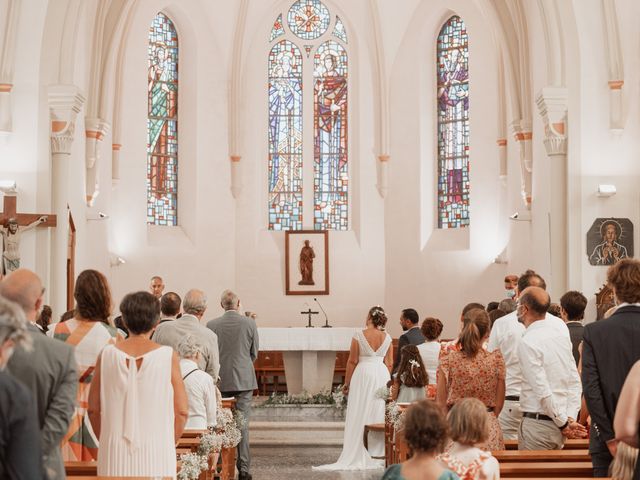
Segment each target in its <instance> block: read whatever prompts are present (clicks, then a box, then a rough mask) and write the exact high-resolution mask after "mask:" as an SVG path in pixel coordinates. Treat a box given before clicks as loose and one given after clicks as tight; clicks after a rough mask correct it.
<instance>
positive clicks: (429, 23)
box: [385, 1, 515, 337]
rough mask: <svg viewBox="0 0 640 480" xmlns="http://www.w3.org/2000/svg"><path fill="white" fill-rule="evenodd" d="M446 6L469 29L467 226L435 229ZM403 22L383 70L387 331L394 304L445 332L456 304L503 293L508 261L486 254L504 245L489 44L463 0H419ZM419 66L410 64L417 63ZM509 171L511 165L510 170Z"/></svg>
mask: <svg viewBox="0 0 640 480" xmlns="http://www.w3.org/2000/svg"><path fill="white" fill-rule="evenodd" d="M453 14H458V15H459V16H460V17H461V18H462V19H463V20H464V21H465V23H466V25H467V29H468V32H469V69H470V73H469V77H470V93H469V95H470V115H471V120H470V122H471V123H470V135H471V140H470V142H471V145H470V147H471V157H470V165H471V170H470V179H471V199H470V212H471V226H470V227H469V228H467V229H456V230H453V229H452V230H439V229H438V228H437V210H436V198H437V187H436V185H437V156H436V155H437V153H436V152H437V137H436V132H437V130H436V128H437V122H436V101H435V92H436V78H435V75H436V70H435V63H436V57H435V40H436V38H437V35H438V32H439V30H440V28H441V26H442V24H443V23H444V22H445V21H446V20H447V19H448V18H449V17H450V16H451V15H453ZM411 17H412V18H411V23H410V24H409V25H408V26H407V27H405V28H406V32H407V33H406V35H405V36H404V38H403V41H402V44H401V46H400V48H399V49H398V50H397V51H395V52H387V54H388V55H395V61H394V63H393V68H392V71H391V83H390V84H391V102H390V103H391V125H392V133H391V164H390V181H389V195H388V198H387V200H386V205H385V210H386V213H387V217H386V224H385V240H386V252H387V265H386V268H387V270H386V281H387V289H386V299H385V301H386V304H387V307H388V310H389V312H390V314H391V317H392V322H391V324H392V325H391V331H392V332H393V333H394V334H397V333H399V326H398V325H397V323H398V322H397V317H398V316H399V313H400V310H401V309H402V308H407V307H414V308H416V309H417V310H418V312H419V314H420V315H421V317H423V318H424V317H426V316H435V317H438V318H440V319H441V320H442V321H443V323H444V324H445V329H444V332H443V337H452V336H454V335H456V334H457V332H458V328H459V317H460V310H461V309H462V307H463V306H464V305H465V304H466V303H468V302H471V301H479V302H483V303H485V304H486V302H488V301H491V300H500V299H502V296H503V294H504V289H503V284H502V279H503V277H504V275H505V274H506V273H508V268H507V266H506V265H497V264H494V263H493V260H494V258H495V257H496V256H498V255H499V254H500V253H501V251H502V250H503V248H504V247H505V246H506V243H507V238H503V237H501V236H499V235H498V232H499V230H500V228H499V224H500V219H499V218H498V215H497V214H496V212H498V211H499V209H500V206H499V204H498V199H499V197H500V195H498V194H496V192H497V191H499V189H500V188H501V187H500V181H499V178H498V177H499V157H498V148H497V146H496V140H497V139H498V132H497V122H496V121H495V120H494V119H495V118H496V116H497V114H498V111H497V109H498V97H497V91H496V90H497V89H496V85H497V81H498V80H497V58H496V47H495V44H494V42H493V39H492V36H491V31H490V30H489V29H488V28H486V25H487V22H486V19H485V18H483V16H482V12H481V11H480V10H479V9H478V8H477V7H476V6H475V5H473V4H471V3H470V2H463V1H454V2H451V1H447V2H445V1H440V2H429V3H428V4H427V3H426V2H423V3H422V4H421V5H419V6H418V8H416V10H415V11H414V12H413V14H412V16H411ZM416 66H418V67H416ZM511 171H513V172H514V173H515V170H514V169H512V170H511Z"/></svg>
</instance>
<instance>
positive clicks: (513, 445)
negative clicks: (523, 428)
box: [504, 438, 589, 450]
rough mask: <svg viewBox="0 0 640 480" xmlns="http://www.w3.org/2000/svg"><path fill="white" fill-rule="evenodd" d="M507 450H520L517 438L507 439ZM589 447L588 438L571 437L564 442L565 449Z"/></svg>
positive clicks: (505, 444)
mask: <svg viewBox="0 0 640 480" xmlns="http://www.w3.org/2000/svg"><path fill="white" fill-rule="evenodd" d="M504 448H505V450H518V441H517V440H505V441H504ZM587 448H589V439H588V438H577V439H573V438H572V439H569V440H567V441H566V442H565V443H564V450H585V449H587Z"/></svg>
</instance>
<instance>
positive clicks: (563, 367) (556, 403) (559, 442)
mask: <svg viewBox="0 0 640 480" xmlns="http://www.w3.org/2000/svg"><path fill="white" fill-rule="evenodd" d="M549 304H550V299H549V294H548V293H547V292H545V291H544V290H543V289H542V288H540V287H529V288H526V289H525V290H524V291H523V292H522V293H521V294H520V296H519V298H518V309H517V310H516V312H517V315H518V321H520V322H522V323H523V324H524V326H525V327H526V331H525V333H524V335H523V336H522V338H521V339H520V342H519V345H518V358H519V359H520V367H521V371H522V385H521V392H520V408H521V409H522V422H521V423H520V431H519V435H518V449H519V450H559V449H561V448H562V447H563V446H564V441H565V438H584V437H586V435H587V431H586V429H585V428H584V426H582V425H580V424H579V423H577V422H576V421H575V418H576V417H577V414H578V410H579V409H580V396H581V394H582V385H581V384H580V377H579V376H578V370H577V368H576V364H575V361H574V359H573V354H572V351H571V340H570V339H569V336H568V334H567V335H565V334H564V331H563V330H562V329H560V325H559V324H558V319H557V318H556V317H553V318H547V309H548V308H549Z"/></svg>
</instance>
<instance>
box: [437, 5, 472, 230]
mask: <svg viewBox="0 0 640 480" xmlns="http://www.w3.org/2000/svg"><path fill="white" fill-rule="evenodd" d="M468 40H469V39H468V36H467V29H466V27H465V24H464V22H463V21H462V19H461V18H460V17H458V16H453V17H451V18H450V19H449V20H448V21H447V22H446V23H445V24H444V25H443V26H442V29H441V30H440V34H439V35H438V44H437V75H438V92H437V96H438V107H437V108H438V228H459V227H467V226H469V44H468Z"/></svg>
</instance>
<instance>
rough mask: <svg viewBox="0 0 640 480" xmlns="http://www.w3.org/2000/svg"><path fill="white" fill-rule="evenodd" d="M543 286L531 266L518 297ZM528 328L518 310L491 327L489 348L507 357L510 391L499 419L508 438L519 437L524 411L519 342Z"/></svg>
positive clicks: (521, 280)
mask: <svg viewBox="0 0 640 480" xmlns="http://www.w3.org/2000/svg"><path fill="white" fill-rule="evenodd" d="M532 286H535V287H540V288H542V289H546V288H547V285H546V283H545V281H544V279H543V278H542V277H541V276H540V275H538V274H537V273H535V272H534V271H533V270H527V271H526V272H525V273H523V274H522V275H520V277H519V278H518V285H517V286H516V296H515V298H516V300H517V299H518V295H519V294H520V292H522V291H524V290H525V289H526V288H528V287H532ZM524 331H525V328H524V325H522V324H521V323H520V322H518V316H517V315H516V312H515V311H514V312H511V313H509V314H508V315H505V316H504V317H501V318H498V319H497V320H496V321H495V322H494V324H493V327H492V328H491V334H490V335H489V343H488V345H487V349H488V350H489V351H490V352H493V351H494V350H496V349H499V350H500V352H502V356H503V357H504V363H505V366H506V367H507V377H506V379H505V382H506V391H505V400H504V407H503V408H502V411H501V412H500V416H499V417H498V421H499V422H500V428H501V429H502V435H503V437H504V439H505V440H517V439H518V430H519V428H520V421H521V420H522V413H521V410H520V384H521V383H522V372H521V370H520V361H519V359H518V343H519V342H520V338H521V337H522V335H523V334H524Z"/></svg>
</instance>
